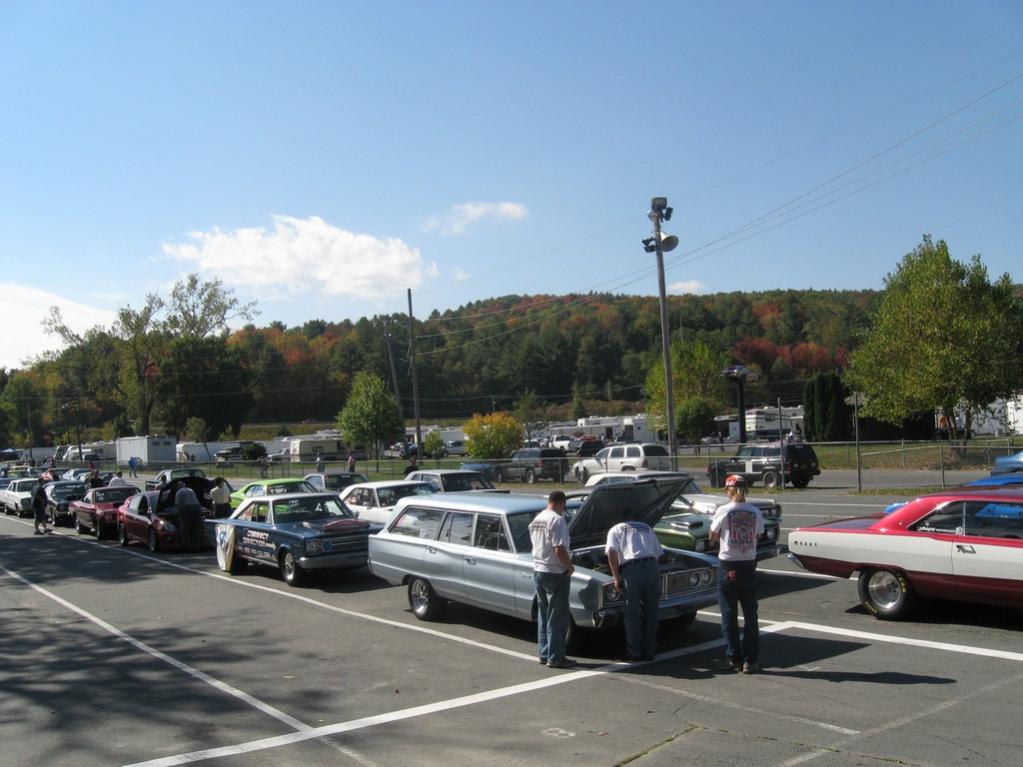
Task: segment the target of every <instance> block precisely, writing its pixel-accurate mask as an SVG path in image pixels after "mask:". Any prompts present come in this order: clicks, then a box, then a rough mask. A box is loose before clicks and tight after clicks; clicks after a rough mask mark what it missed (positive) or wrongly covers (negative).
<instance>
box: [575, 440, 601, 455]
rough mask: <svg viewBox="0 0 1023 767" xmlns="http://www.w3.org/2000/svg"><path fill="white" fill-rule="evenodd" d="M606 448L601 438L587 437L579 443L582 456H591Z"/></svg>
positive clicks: (579, 451) (579, 453) (579, 452)
mask: <svg viewBox="0 0 1023 767" xmlns="http://www.w3.org/2000/svg"><path fill="white" fill-rule="evenodd" d="M603 449H604V442H603V441H602V440H599V439H585V440H583V441H582V442H580V443H579V450H578V455H579V457H580V458H589V457H590V456H594V455H596V454H597V453H599V452H600V451H601V450H603Z"/></svg>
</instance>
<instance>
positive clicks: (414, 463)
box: [401, 454, 419, 477]
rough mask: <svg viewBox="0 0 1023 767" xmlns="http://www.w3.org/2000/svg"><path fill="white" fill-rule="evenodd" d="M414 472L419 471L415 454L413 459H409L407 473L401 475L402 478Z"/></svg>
mask: <svg viewBox="0 0 1023 767" xmlns="http://www.w3.org/2000/svg"><path fill="white" fill-rule="evenodd" d="M414 471H419V463H418V462H417V458H416V456H415V454H413V455H412V456H411V457H409V459H408V466H406V467H405V471H403V472H402V473H401V476H403V477H407V476H408V475H409V474H411V473H412V472H414Z"/></svg>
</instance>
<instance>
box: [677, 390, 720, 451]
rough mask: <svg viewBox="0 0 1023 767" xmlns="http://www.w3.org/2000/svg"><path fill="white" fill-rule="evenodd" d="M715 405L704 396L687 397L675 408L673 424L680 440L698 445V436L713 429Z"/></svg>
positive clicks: (716, 409)
mask: <svg viewBox="0 0 1023 767" xmlns="http://www.w3.org/2000/svg"><path fill="white" fill-rule="evenodd" d="M717 411H718V408H717V405H715V404H714V403H713V402H711V401H710V400H708V399H706V398H704V397H699V396H696V397H687V398H686V399H684V400H682V401H681V402H680V403H678V407H677V408H676V409H675V426H676V429H677V431H678V434H679V436H680V437H681V438H682V440H683V441H684V442H686V443H688V444H690V445H699V444H700V438H701V437H703V436H705V435H707V434H710V433H711V432H712V431H714V416H715V415H717Z"/></svg>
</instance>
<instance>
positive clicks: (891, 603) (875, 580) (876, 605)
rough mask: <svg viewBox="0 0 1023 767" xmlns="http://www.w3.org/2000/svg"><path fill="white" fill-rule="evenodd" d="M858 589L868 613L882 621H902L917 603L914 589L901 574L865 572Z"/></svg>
mask: <svg viewBox="0 0 1023 767" xmlns="http://www.w3.org/2000/svg"><path fill="white" fill-rule="evenodd" d="M857 588H858V590H859V593H860V601H861V602H862V603H863V606H864V607H865V608H866V610H867V612H869V613H870V614H871V615H873V616H874V617H876V618H881V619H882V620H901V619H902V618H905V617H906V616H907V615H909V613H910V612H911V611H912V609H913V606H914V604H915V603H916V594H914V593H913V587H912V586H910V585H909V581H908V580H907V579H906V576H905V574H903V573H900V572H893V571H891V570H864V571H863V572H862V573H860V580H859V583H858V584H857Z"/></svg>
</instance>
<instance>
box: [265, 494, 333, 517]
mask: <svg viewBox="0 0 1023 767" xmlns="http://www.w3.org/2000/svg"><path fill="white" fill-rule="evenodd" d="M273 512H274V517H273V520H274V524H284V523H287V522H309V521H313V520H322V519H334V518H337V519H348V518H351V517H352V513H351V511H349V509H348V507H347V506H345V505H344V504H343V503H341V502H340V501H339V500H338V499H337V498H335V497H324V496H322V495H321V496H312V495H311V496H310V497H307V498H292V499H289V500H281V501H277V502H276V503H274V507H273Z"/></svg>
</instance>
